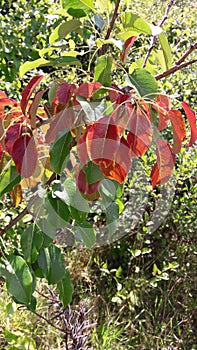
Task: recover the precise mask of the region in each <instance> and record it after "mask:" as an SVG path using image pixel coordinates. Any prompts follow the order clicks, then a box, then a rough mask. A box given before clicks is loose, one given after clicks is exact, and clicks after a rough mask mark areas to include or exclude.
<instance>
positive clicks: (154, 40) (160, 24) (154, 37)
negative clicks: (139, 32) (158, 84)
mask: <svg viewBox="0 0 197 350" xmlns="http://www.w3.org/2000/svg"><path fill="white" fill-rule="evenodd" d="M173 3H174V0H170V2H169V3H168V5H167V7H166V11H165V14H164V16H163V18H162V20H161V22H160V23H159V27H161V26H162V25H163V24H164V22H165V21H166V19H167V18H168V14H169V12H170V9H171V7H172V5H173ZM156 41H157V35H153V37H152V40H151V44H150V47H149V49H148V51H147V53H146V56H145V59H144V62H143V64H142V68H145V67H146V63H147V61H148V58H149V56H150V54H151V52H152V50H153V49H154V46H155V44H156Z"/></svg>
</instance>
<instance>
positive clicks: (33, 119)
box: [28, 90, 44, 129]
mask: <svg viewBox="0 0 197 350" xmlns="http://www.w3.org/2000/svg"><path fill="white" fill-rule="evenodd" d="M43 94H44V91H43V90H39V91H38V92H37V93H36V94H35V96H34V99H33V101H32V104H31V106H30V108H29V111H28V113H29V117H30V119H31V127H32V128H33V129H35V128H36V113H37V109H38V107H39V104H40V100H41V98H42V96H43Z"/></svg>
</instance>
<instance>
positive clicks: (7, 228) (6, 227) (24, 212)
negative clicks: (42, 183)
mask: <svg viewBox="0 0 197 350" xmlns="http://www.w3.org/2000/svg"><path fill="white" fill-rule="evenodd" d="M37 198H38V195H37V194H36V195H35V196H33V197H32V198H31V199H30V201H29V203H28V204H27V206H26V207H25V209H23V210H22V211H21V212H20V213H19V214H18V215H17V216H16V217H15V218H14V219H13V220H11V221H10V222H9V224H8V225H6V226H5V227H3V228H2V229H0V236H3V235H4V234H5V233H6V232H7V231H8V230H9V229H10V228H12V227H13V226H14V225H16V224H17V222H18V221H20V220H21V219H22V218H23V217H24V216H25V215H26V214H28V212H29V209H30V208H31V207H32V205H33V203H34V202H35V200H36V199H37Z"/></svg>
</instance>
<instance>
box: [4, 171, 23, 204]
mask: <svg viewBox="0 0 197 350" xmlns="http://www.w3.org/2000/svg"><path fill="white" fill-rule="evenodd" d="M20 181H21V176H20V175H19V174H18V171H17V170H16V167H15V166H13V165H11V166H10V167H9V169H8V170H7V171H6V172H3V173H2V174H1V175H0V197H1V196H3V194H5V193H9V192H11V191H12V189H13V187H14V186H15V185H17V184H18V183H19V182H20Z"/></svg>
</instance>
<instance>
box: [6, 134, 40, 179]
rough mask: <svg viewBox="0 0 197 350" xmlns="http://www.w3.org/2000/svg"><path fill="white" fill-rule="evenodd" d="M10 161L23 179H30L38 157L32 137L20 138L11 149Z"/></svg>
mask: <svg viewBox="0 0 197 350" xmlns="http://www.w3.org/2000/svg"><path fill="white" fill-rule="evenodd" d="M12 159H13V161H14V163H15V164H16V168H17V170H18V172H19V174H21V175H22V176H23V177H30V176H31V175H32V174H33V173H34V170H35V168H36V164H37V160H38V155H37V150H36V145H35V141H34V137H33V136H29V135H27V134H26V135H24V136H20V137H19V138H18V139H17V140H16V141H15V143H14V144H13V148H12Z"/></svg>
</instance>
